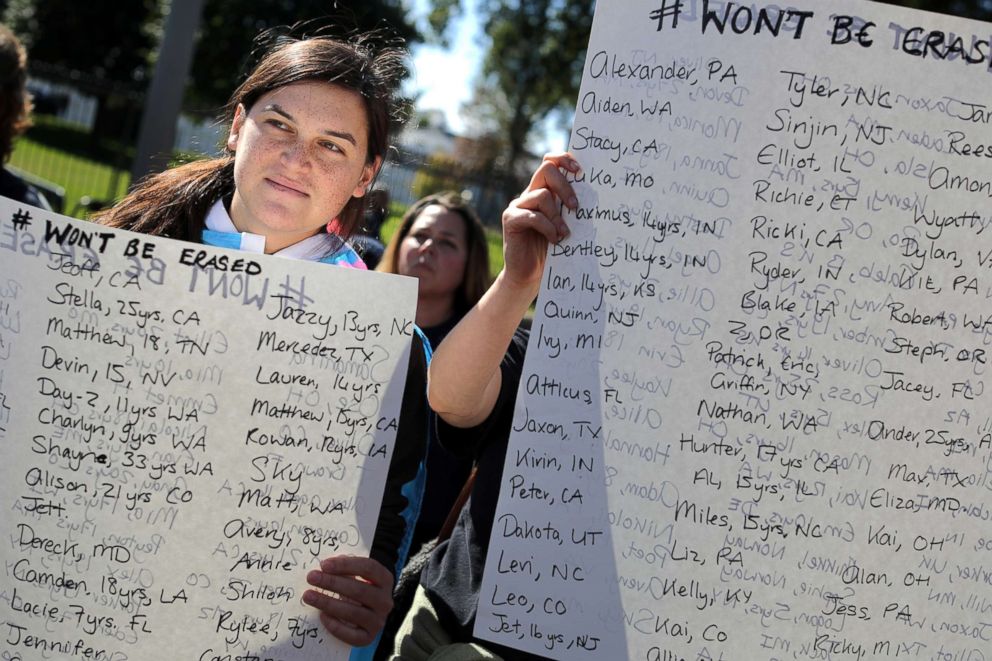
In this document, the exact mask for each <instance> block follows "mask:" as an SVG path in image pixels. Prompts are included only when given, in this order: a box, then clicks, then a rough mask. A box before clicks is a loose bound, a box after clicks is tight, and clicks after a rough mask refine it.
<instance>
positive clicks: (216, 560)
mask: <svg viewBox="0 0 992 661" xmlns="http://www.w3.org/2000/svg"><path fill="white" fill-rule="evenodd" d="M416 287H417V285H416V281H415V280H412V279H409V278H399V277H395V276H384V275H381V274H369V273H362V272H360V271H356V270H351V269H343V268H330V267H328V266H326V265H322V264H315V263H309V262H300V261H296V260H287V259H281V258H276V257H270V256H265V255H253V254H248V253H240V252H235V251H229V250H221V249H215V248H209V247H206V246H201V245H196V244H191V243H186V242H180V241H172V240H169V239H161V238H152V237H148V236H145V235H140V234H134V233H130V232H124V231H120V230H111V229H108V228H106V227H101V226H99V225H94V224H92V223H85V222H82V221H77V220H72V219H69V218H65V217H61V216H57V215H55V214H51V213H46V212H44V211H41V210H38V209H34V208H31V207H26V206H23V205H18V204H17V203H14V202H12V201H10V200H6V199H0V444H2V447H3V464H2V468H0V503H2V507H3V509H4V512H5V514H4V519H3V521H4V535H5V539H6V541H5V542H4V543H3V544H0V549H2V550H0V558H2V561H3V565H4V577H3V586H2V599H3V603H2V604H0V653H2V655H3V658H4V659H41V658H66V659H68V658H98V659H115V660H118V661H123V660H124V659H140V660H142V661H144V660H154V659H163V660H165V659H170V660H171V659H233V658H278V659H308V660H309V659H340V658H347V655H348V653H349V649H350V648H348V647H347V646H345V645H343V644H341V643H339V642H337V641H336V640H335V639H333V638H332V637H331V636H329V635H328V634H327V632H326V631H325V630H324V628H323V626H322V625H321V624H320V622H319V620H318V618H317V612H316V611H315V610H314V609H313V608H312V607H310V606H307V605H305V604H303V603H302V602H301V601H300V597H301V595H302V593H303V592H304V590H306V589H307V587H308V586H307V584H306V574H307V572H308V571H309V570H311V569H316V568H318V565H319V561H320V560H321V559H323V558H326V557H329V556H331V555H335V554H352V555H362V554H368V551H369V547H370V545H371V543H372V537H373V533H374V531H375V527H376V521H377V517H378V511H379V504H380V501H381V499H382V493H383V485H384V483H385V477H386V472H387V469H388V466H389V461H390V456H391V454H392V450H393V443H394V441H395V437H396V423H397V416H398V415H399V405H400V399H401V397H402V394H403V384H404V382H405V376H404V375H405V374H406V369H407V362H408V360H409V352H410V346H411V333H412V320H413V316H414V312H415V304H416V291H417V290H416Z"/></svg>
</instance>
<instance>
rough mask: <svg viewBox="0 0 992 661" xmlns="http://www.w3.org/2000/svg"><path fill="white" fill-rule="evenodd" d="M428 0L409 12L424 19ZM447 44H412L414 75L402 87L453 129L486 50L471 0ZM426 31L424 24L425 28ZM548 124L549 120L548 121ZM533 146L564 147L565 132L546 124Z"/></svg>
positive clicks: (459, 128) (459, 124)
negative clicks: (435, 112)
mask: <svg viewBox="0 0 992 661" xmlns="http://www.w3.org/2000/svg"><path fill="white" fill-rule="evenodd" d="M427 7H428V0H413V2H412V11H411V16H412V17H413V18H414V20H416V21H421V20H425V17H426V16H427ZM451 28H452V29H451V32H450V33H449V34H450V41H451V44H450V46H451V47H450V48H449V49H442V48H440V47H439V46H436V45H429V44H421V45H418V46H415V47H414V48H413V76H411V78H410V80H409V81H408V82H407V85H406V87H405V88H404V90H405V92H406V93H408V94H414V93H418V92H419V94H420V96H419V99H418V102H417V107H418V109H421V110H429V109H440V110H442V111H444V114H445V117H446V119H447V121H448V127H449V128H450V129H451V130H452V131H454V132H455V133H459V134H460V133H462V132H464V131H465V128H466V127H465V121H464V120H463V119H462V116H461V106H462V104H463V103H465V102H466V101H468V100H469V98H470V97H471V95H472V91H471V88H472V81H473V80H474V78H475V75H476V73H477V72H478V70H479V66H480V63H481V60H482V55H483V54H484V52H485V48H486V43H485V36H484V35H483V34H482V31H481V29H480V27H479V24H478V17H477V15H476V12H475V2H474V0H467V2H466V11H465V14H464V15H463V16H462V17H461V18H460V19H459V20H458V22H457V23H455V24H453V25H452V26H451ZM424 29H425V31H426V27H425V28H424ZM547 124H551V123H550V122H549V123H547ZM539 133H543V135H542V136H538V138H537V139H536V141H535V144H534V145H533V146H532V148H533V149H534V150H535V151H536V152H537V153H542V152H544V151H548V150H555V151H558V150H561V149H564V148H565V142H566V136H565V135H564V134H563V133H562V131H561V130H560V129H555V128H554V126H553V125H548V126H545V128H544V130H543V131H539Z"/></svg>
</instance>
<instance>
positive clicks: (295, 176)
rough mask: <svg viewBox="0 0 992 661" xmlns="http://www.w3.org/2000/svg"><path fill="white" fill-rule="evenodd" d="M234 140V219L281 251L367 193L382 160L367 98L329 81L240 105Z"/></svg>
mask: <svg viewBox="0 0 992 661" xmlns="http://www.w3.org/2000/svg"><path fill="white" fill-rule="evenodd" d="M227 146H228V148H230V149H231V150H233V151H234V153H235V158H234V186H235V191H234V198H233V200H232V202H231V220H232V221H233V222H234V225H235V227H237V228H238V230H240V231H242V232H252V233H254V234H262V235H264V236H265V237H266V241H265V251H266V252H269V253H271V252H275V251H276V250H279V249H281V248H284V247H286V246H289V245H292V244H293V243H296V242H298V241H301V240H303V239H305V238H306V237H308V236H312V235H314V234H316V233H317V232H319V231H321V229H322V228H323V227H324V226H325V225H326V224H327V223H328V222H329V221H330V220H332V219H333V218H334V217H336V216H337V215H338V213H340V211H341V209H343V208H344V205H345V204H346V203H347V202H348V200H349V199H351V197H352V196H355V197H361V196H363V195H364V194H365V190H366V187H367V186H368V184H369V182H371V181H372V177H373V176H374V174H375V172H376V170H377V169H378V166H379V160H378V159H376V162H374V163H368V162H367V154H368V119H367V117H366V114H365V107H364V105H363V103H362V100H361V97H359V96H358V94H356V93H355V92H352V91H350V90H346V89H344V88H341V87H337V86H335V85H331V84H329V83H320V82H302V83H294V84H292V85H287V86H285V87H280V88H278V89H276V90H273V91H271V92H269V93H267V94H265V95H263V96H262V97H261V98H259V99H258V101H256V102H255V104H254V105H253V106H252V107H251V109H250V110H246V109H245V108H244V107H242V106H239V107H238V109H237V111H236V113H235V116H234V122H233V123H232V125H231V133H230V135H229V136H228V139H227Z"/></svg>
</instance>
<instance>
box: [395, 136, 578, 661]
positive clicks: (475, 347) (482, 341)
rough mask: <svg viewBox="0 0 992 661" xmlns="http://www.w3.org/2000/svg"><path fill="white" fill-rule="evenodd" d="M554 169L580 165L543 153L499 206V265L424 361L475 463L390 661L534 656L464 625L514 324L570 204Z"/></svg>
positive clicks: (502, 430)
mask: <svg viewBox="0 0 992 661" xmlns="http://www.w3.org/2000/svg"><path fill="white" fill-rule="evenodd" d="M563 170H564V171H568V172H570V173H572V174H577V173H578V172H579V166H578V163H577V162H576V161H575V159H573V158H572V157H571V155H570V154H559V155H554V156H546V157H545V158H544V162H543V163H542V164H541V166H540V167H539V168H538V169H537V172H535V173H534V176H533V177H532V178H531V181H530V184H529V185H528V186H527V189H526V190H525V191H524V192H523V194H522V195H521V196H520V197H519V198H517V199H516V200H514V201H513V202H512V203H511V204H510V206H509V207H508V208H507V209H506V211H504V212H503V256H504V260H505V264H504V267H503V270H502V271H501V272H500V274H499V275H498V276H497V277H496V281H495V282H494V283H493V285H492V286H491V287H490V288H489V290H488V291H487V292H486V293H485V294H484V295H483V297H482V299H481V300H480V301H479V302H478V303H476V305H475V306H474V307H473V308H472V309H471V310H469V312H468V313H467V314H466V315H465V317H464V318H462V320H461V321H460V322H459V323H458V325H457V326H455V328H454V329H453V330H452V331H451V332H450V333H449V334H448V336H447V337H446V338H445V340H444V342H442V343H441V345H440V346H439V347H438V350H437V354H436V355H435V358H434V359H433V360H432V362H431V368H430V379H429V386H428V391H429V397H430V402H431V405H432V407H433V408H434V410H435V411H436V412H437V415H438V417H439V420H438V437H439V438H440V440H441V442H442V444H444V445H445V446H446V447H447V448H448V449H450V450H451V451H452V452H458V453H460V454H463V455H470V456H473V457H474V458H475V460H476V462H477V465H478V473H477V476H476V481H475V485H474V488H473V490H472V495H471V497H470V499H469V501H468V503H466V505H465V507H464V508H462V511H461V512H460V514H459V516H458V521H457V523H456V524H455V528H454V530H453V531H452V533H451V537H450V538H449V539H448V540H447V541H445V542H442V543H441V544H439V545H438V547H437V548H436V549H435V550H434V553H433V554H432V555H431V559H430V562H429V564H428V565H427V567H425V568H424V570H423V573H422V575H421V588H420V591H419V592H418V594H417V597H416V599H415V601H414V605H413V608H412V609H411V610H410V613H409V614H408V616H407V619H406V621H405V622H404V623H403V626H402V627H401V629H400V632H399V634H398V635H397V638H396V651H395V656H394V657H393V659H394V661H395V660H397V659H400V660H402V661H421V660H426V659H428V658H431V655H432V654H437V655H438V657H442V656H443V657H444V658H459V659H494V658H502V659H508V660H509V659H536V658H540V657H535V656H534V655H532V654H527V653H525V652H521V651H518V650H512V649H509V648H504V647H499V646H496V645H492V644H490V643H485V644H482V643H480V642H479V641H477V640H474V638H473V636H472V628H473V625H474V623H475V615H476V610H477V605H478V602H479V589H480V587H481V584H482V571H483V565H484V563H485V559H486V551H487V545H488V543H489V533H490V531H491V530H492V526H493V519H494V517H495V514H496V503H497V499H498V497H499V488H500V482H501V480H502V474H503V461H504V458H505V456H506V448H507V442H508V441H509V437H510V423H511V419H512V417H513V405H514V402H515V400H516V395H517V386H518V384H519V381H520V375H521V370H522V368H523V359H524V352H525V350H526V347H527V338H528V333H527V331H526V330H524V329H522V328H518V325H519V324H520V321H521V320H522V319H523V317H524V314H526V312H527V309H528V307H529V306H530V304H531V302H532V301H533V300H534V298H535V297H536V296H537V292H538V289H539V288H540V284H541V275H542V273H543V272H544V259H545V256H546V254H547V249H548V243H549V242H551V243H558V242H559V241H560V240H562V239H563V238H565V237H566V236H568V227H567V226H566V225H565V221H564V220H563V219H562V217H561V204H562V203H564V204H565V205H566V206H567V207H568V208H570V209H575V208H576V206H577V205H578V201H577V199H576V198H575V194H574V192H573V190H572V186H571V185H570V184H569V183H568V181H567V180H566V179H565V175H564V174H563ZM494 652H495V653H498V654H499V656H498V657H497V656H495V654H494ZM447 655H450V657H449V656H447Z"/></svg>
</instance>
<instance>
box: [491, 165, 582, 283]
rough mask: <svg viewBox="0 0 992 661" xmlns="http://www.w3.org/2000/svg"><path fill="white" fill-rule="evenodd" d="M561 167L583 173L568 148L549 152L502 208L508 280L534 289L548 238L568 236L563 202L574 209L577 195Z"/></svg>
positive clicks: (555, 241) (549, 240)
mask: <svg viewBox="0 0 992 661" xmlns="http://www.w3.org/2000/svg"><path fill="white" fill-rule="evenodd" d="M562 169H565V170H567V171H568V172H570V173H572V174H573V175H578V174H580V173H581V169H580V168H579V164H578V162H577V161H576V160H575V158H573V157H572V155H571V154H570V153H568V152H564V153H561V154H548V155H546V156H545V157H544V160H543V161H542V162H541V165H540V166H539V167H538V168H537V171H536V172H534V176H532V177H531V179H530V183H529V184H528V185H527V188H526V189H525V190H524V192H523V193H522V194H521V195H520V197H518V198H517V199H515V200H513V202H511V203H510V206H508V207H507V208H506V210H505V211H504V212H503V262H504V266H503V273H502V278H503V280H504V281H505V282H506V284H508V285H511V286H514V287H521V288H528V289H535V293H536V286H537V285H539V284H540V281H541V274H542V273H543V272H544V259H545V256H546V255H547V251H548V242H551V243H558V242H559V241H561V240H562V239H564V238H565V237H567V236H568V233H569V232H568V226H567V225H566V224H565V221H564V219H563V218H562V217H561V204H564V205H565V206H566V207H568V208H569V209H572V210H573V211H574V210H575V209H576V207H578V199H577V198H576V197H575V191H574V190H573V189H572V185H571V184H570V183H569V182H568V180H566V179H565V175H564V174H563V173H562Z"/></svg>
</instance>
